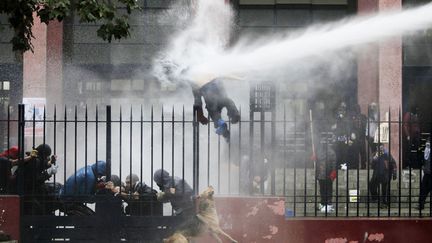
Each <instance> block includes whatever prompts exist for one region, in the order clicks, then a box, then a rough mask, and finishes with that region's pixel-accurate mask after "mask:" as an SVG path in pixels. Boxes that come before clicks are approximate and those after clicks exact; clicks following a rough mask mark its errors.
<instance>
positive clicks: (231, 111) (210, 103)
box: [191, 78, 240, 141]
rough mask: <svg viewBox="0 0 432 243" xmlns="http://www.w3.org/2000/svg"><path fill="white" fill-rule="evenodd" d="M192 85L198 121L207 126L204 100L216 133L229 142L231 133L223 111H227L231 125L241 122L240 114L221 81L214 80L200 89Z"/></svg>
mask: <svg viewBox="0 0 432 243" xmlns="http://www.w3.org/2000/svg"><path fill="white" fill-rule="evenodd" d="M191 85H192V93H193V95H194V98H195V102H194V110H195V112H196V114H197V119H198V121H199V122H200V123H201V124H204V125H205V124H207V123H208V119H207V118H206V117H205V116H204V113H203V109H202V100H201V97H203V98H204V101H205V103H206V109H207V111H208V114H209V116H210V118H211V119H212V120H213V123H214V127H215V128H216V133H217V134H219V135H222V136H223V137H224V138H225V139H226V140H227V141H229V137H230V132H229V130H228V126H227V123H226V122H225V121H224V120H223V119H222V116H221V113H222V109H223V108H226V109H227V114H228V117H229V118H230V119H231V123H233V124H235V123H237V122H238V121H239V120H240V113H239V111H238V110H237V107H236V105H235V104H234V101H233V100H232V99H230V98H229V97H228V96H227V94H226V91H225V88H224V86H223V84H222V81H221V79H218V78H216V79H213V80H211V81H210V82H208V83H206V84H204V85H203V86H201V87H199V86H198V85H197V84H191Z"/></svg>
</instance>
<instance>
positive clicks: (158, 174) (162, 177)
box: [153, 169, 172, 187]
mask: <svg viewBox="0 0 432 243" xmlns="http://www.w3.org/2000/svg"><path fill="white" fill-rule="evenodd" d="M153 180H154V181H155V182H156V184H158V185H163V186H165V187H168V185H170V184H171V183H170V182H171V180H172V178H171V176H170V174H169V173H168V172H167V171H166V170H162V169H159V170H157V171H155V173H154V174H153Z"/></svg>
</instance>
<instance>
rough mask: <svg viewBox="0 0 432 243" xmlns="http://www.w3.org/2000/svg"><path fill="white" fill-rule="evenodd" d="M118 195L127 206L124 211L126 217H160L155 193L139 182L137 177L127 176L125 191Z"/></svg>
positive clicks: (160, 206)
mask: <svg viewBox="0 0 432 243" xmlns="http://www.w3.org/2000/svg"><path fill="white" fill-rule="evenodd" d="M119 193H120V194H119V195H121V197H122V198H123V199H124V200H125V202H126V203H127V204H128V205H127V206H126V207H125V209H124V211H125V213H126V214H127V215H162V204H161V203H160V202H158V201H157V191H156V190H154V189H152V188H151V187H149V186H147V185H146V183H144V182H142V181H140V180H139V177H138V175H136V174H132V175H128V176H127V177H126V183H125V189H124V190H123V191H121V192H119Z"/></svg>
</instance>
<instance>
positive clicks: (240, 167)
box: [238, 106, 243, 195]
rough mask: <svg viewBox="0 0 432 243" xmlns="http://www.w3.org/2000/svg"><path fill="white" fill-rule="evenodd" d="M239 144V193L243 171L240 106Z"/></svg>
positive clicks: (240, 191)
mask: <svg viewBox="0 0 432 243" xmlns="http://www.w3.org/2000/svg"><path fill="white" fill-rule="evenodd" d="M239 116H240V117H239V144H238V151H239V157H238V160H239V161H238V163H239V172H238V187H239V193H238V194H239V195H240V194H241V193H242V189H243V188H242V184H241V174H240V173H241V171H243V170H242V169H243V167H242V161H243V160H242V158H243V156H242V149H241V124H242V119H241V106H240V107H239Z"/></svg>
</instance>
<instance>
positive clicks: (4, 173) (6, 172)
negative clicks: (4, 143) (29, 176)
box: [0, 146, 18, 194]
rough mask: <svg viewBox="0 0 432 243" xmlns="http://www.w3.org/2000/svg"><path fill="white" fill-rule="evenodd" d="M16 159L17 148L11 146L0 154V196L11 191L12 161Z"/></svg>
mask: <svg viewBox="0 0 432 243" xmlns="http://www.w3.org/2000/svg"><path fill="white" fill-rule="evenodd" d="M16 159H18V147H17V146H13V147H11V148H9V149H7V150H5V151H3V152H2V153H0V194H9V193H11V191H13V190H12V184H13V177H12V173H11V169H12V160H16Z"/></svg>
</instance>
